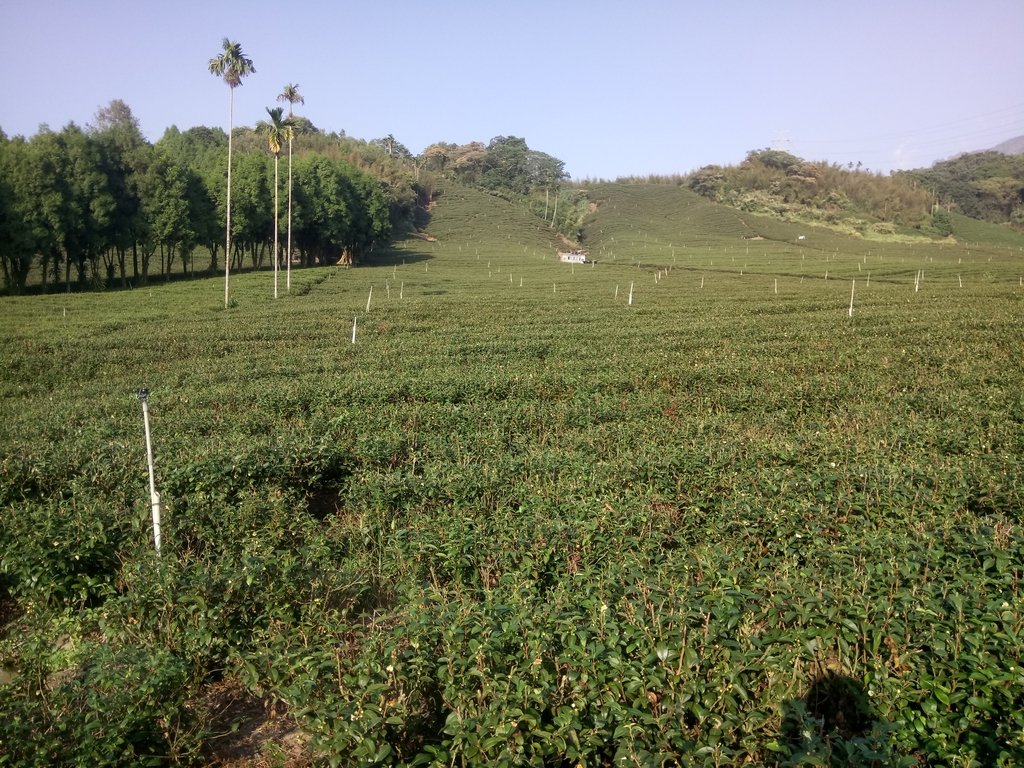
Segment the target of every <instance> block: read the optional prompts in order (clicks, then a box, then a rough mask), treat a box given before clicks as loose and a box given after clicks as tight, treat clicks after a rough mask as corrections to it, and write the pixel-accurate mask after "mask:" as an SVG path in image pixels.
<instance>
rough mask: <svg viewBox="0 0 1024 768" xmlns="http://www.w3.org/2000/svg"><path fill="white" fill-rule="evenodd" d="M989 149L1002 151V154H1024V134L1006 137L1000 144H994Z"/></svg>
mask: <svg viewBox="0 0 1024 768" xmlns="http://www.w3.org/2000/svg"><path fill="white" fill-rule="evenodd" d="M990 151H992V152H1002V153H1003V154H1004V155H1024V136H1017V137H1015V138H1012V139H1007V140H1006V141H1004V142H1003V143H1002V144H996V146H994V147H992V149H991V150H990Z"/></svg>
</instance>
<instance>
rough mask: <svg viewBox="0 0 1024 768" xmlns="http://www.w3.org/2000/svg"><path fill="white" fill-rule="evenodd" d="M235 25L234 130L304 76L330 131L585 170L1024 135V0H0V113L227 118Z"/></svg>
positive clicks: (37, 120) (891, 152)
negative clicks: (219, 69)
mask: <svg viewBox="0 0 1024 768" xmlns="http://www.w3.org/2000/svg"><path fill="white" fill-rule="evenodd" d="M224 37H229V38H231V39H232V40H237V41H238V42H239V43H241V45H242V48H243V50H244V52H245V53H246V54H247V55H248V56H250V57H251V58H252V59H253V62H254V64H255V66H256V73H255V74H254V75H252V76H251V77H249V78H248V79H247V80H246V81H245V82H244V84H243V85H242V86H241V87H240V88H238V89H236V91H235V122H236V124H242V125H254V124H255V123H256V122H257V121H258V120H260V119H262V118H263V117H264V116H265V112H264V108H265V107H267V106H275V105H276V101H275V97H276V95H277V94H278V93H280V91H281V88H282V87H283V86H284V84H285V83H289V82H294V83H298V84H299V86H300V91H301V92H302V94H303V95H304V96H305V98H306V105H305V107H299V108H298V109H297V111H298V112H300V113H302V114H305V115H306V116H307V117H308V118H309V119H310V120H312V121H313V123H314V124H315V125H316V126H318V127H319V128H322V129H325V130H328V131H342V130H343V131H345V132H346V133H347V134H349V135H350V136H355V137H358V138H363V139H373V138H378V137H381V136H385V135H387V134H389V133H390V134H394V136H395V137H396V138H397V139H398V140H399V141H401V142H402V143H404V144H405V145H406V146H407V147H408V148H409V149H410V150H411V151H412V152H414V153H419V152H420V151H422V150H423V148H424V147H426V146H427V145H429V144H431V143H433V142H435V141H452V142H457V143H460V144H461V143H465V142H469V141H474V140H479V141H483V142H487V141H489V140H490V139H491V138H492V137H494V136H498V135H515V136H522V137H524V138H525V139H526V140H527V142H528V144H529V145H530V146H531V147H532V148H534V149H538V150H541V151H544V152H547V153H549V154H551V155H554V156H555V157H558V158H560V159H562V160H564V161H565V163H566V170H567V171H568V172H569V173H570V174H571V175H572V176H573V177H574V178H598V177H599V178H614V177H616V176H620V175H628V174H647V173H682V172H686V171H690V170H693V169H695V168H698V167H700V166H702V165H706V164H709V163H722V164H729V163H737V162H739V161H741V160H742V159H743V157H744V155H745V154H746V152H747V151H748V150H750V149H757V148H763V147H768V146H777V147H779V148H784V149H786V150H788V151H790V152H793V153H794V154H797V155H800V156H802V157H805V158H807V159H813V160H821V159H824V160H829V161H834V162H840V163H844V164H845V163H847V162H853V163H856V162H857V161H861V162H862V163H863V164H864V166H865V167H867V168H870V169H872V170H877V171H883V172H887V171H889V170H891V169H893V168H908V167H919V166H927V165H930V164H931V163H932V162H934V161H935V160H939V159H943V158H946V157H949V156H951V155H953V154H956V153H958V152H963V151H970V150H977V149H986V148H988V147H991V146H993V145H995V144H998V143H999V142H1001V141H1003V140H1005V139H1008V138H1011V137H1014V136H1019V135H1021V134H1024V44H1022V41H1024V0H970V1H968V0H959V1H957V2H950V1H948V0H931V1H930V2H926V1H924V0H906V1H905V2H901V1H900V0H891V2H886V1H877V2H876V1H875V0H859V1H858V2H845V1H844V2H840V1H839V0H837V1H836V2H832V0H814V1H813V2H810V1H809V2H802V1H796V0H794V1H792V2H790V1H788V0H772V1H769V0H758V1H757V2H754V1H752V0H751V1H748V2H741V1H740V0H733V1H731V2H730V1H725V2H698V1H694V2H683V1H682V0H676V1H675V2H670V1H668V0H666V1H664V2H660V1H658V0H624V1H622V2H611V1H606V0H589V2H577V0H508V1H507V2H488V1H487V0H475V1H469V0H433V1H432V2H428V1H427V0H391V1H390V2H371V1H370V0H348V1H347V2H340V1H330V0H324V1H323V2H303V1H302V0H294V2H291V3H282V2H276V3H268V2H263V1H262V0H247V1H246V2H235V3H222V2H216V1H215V0H206V1H205V2H195V0H177V1H175V2H157V1H156V0H90V2H82V1H81V0H31V1H30V2H15V1H14V0H0V68H2V69H0V71H2V72H4V73H5V74H4V76H5V79H6V81H7V88H6V89H5V90H6V94H7V97H6V98H5V99H4V101H3V105H2V107H0V128H2V129H3V131H4V132H5V133H6V134H7V135H8V136H13V135H19V134H20V135H23V136H31V135H34V134H35V133H36V131H37V130H38V127H39V125H40V124H42V123H46V124H48V125H49V126H50V127H51V128H53V129H59V128H61V127H63V126H64V125H65V124H66V123H68V122H70V121H74V122H76V123H78V124H80V125H85V124H87V123H89V122H90V121H91V120H92V118H93V115H94V114H95V112H96V110H97V108H98V107H100V106H102V105H105V104H107V103H109V102H110V101H111V100H112V99H122V100H123V101H125V102H127V103H128V105H129V106H130V107H131V108H132V110H133V112H134V113H135V115H136V117H138V119H139V120H140V122H141V124H142V129H143V131H144V133H145V134H146V135H147V136H148V137H149V138H150V139H151V140H153V141H155V140H157V139H158V138H159V137H160V136H161V135H162V134H163V131H164V129H165V128H167V127H168V126H170V125H177V126H178V127H179V128H181V129H185V128H189V127H192V126H195V125H210V126H222V127H224V126H226V124H227V86H225V85H224V84H223V82H221V81H219V80H218V79H217V78H215V77H214V76H213V75H211V74H209V72H208V71H207V62H208V61H209V59H210V58H211V57H212V56H215V55H217V54H218V53H219V52H220V50H221V40H222V38H224Z"/></svg>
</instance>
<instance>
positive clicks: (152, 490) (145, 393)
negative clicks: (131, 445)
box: [139, 388, 160, 554]
mask: <svg viewBox="0 0 1024 768" xmlns="http://www.w3.org/2000/svg"><path fill="white" fill-rule="evenodd" d="M139 400H141V401H142V423H143V424H144V425H145V428H146V461H147V463H148V464H149V502H150V505H151V507H152V510H153V542H154V543H155V544H156V552H157V554H160V494H159V493H157V492H156V480H155V479H154V477H153V441H152V440H151V439H150V436H149V390H148V389H145V388H143V389H140V390H139Z"/></svg>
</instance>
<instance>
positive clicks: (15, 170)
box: [0, 101, 414, 293]
mask: <svg viewBox="0 0 1024 768" xmlns="http://www.w3.org/2000/svg"><path fill="white" fill-rule="evenodd" d="M233 133H234V134H235V138H236V141H237V143H238V150H239V151H238V156H237V157H236V158H235V159H234V162H233V182H232V185H233V191H232V192H233V200H232V219H231V230H230V232H231V239H230V250H231V252H230V254H227V255H226V254H225V249H226V248H227V245H226V241H225V238H224V234H225V228H224V226H225V225H224V222H225V218H226V212H227V211H226V207H227V173H226V168H227V145H228V136H227V134H226V133H225V131H223V130H222V129H219V128H206V127H196V128H191V129H189V130H186V131H179V130H178V129H177V128H176V127H173V126H172V127H171V128H168V129H167V131H166V132H165V133H164V135H163V137H162V138H161V139H160V140H159V141H157V142H156V143H155V144H150V143H149V142H147V141H146V140H145V138H144V137H143V136H142V133H141V131H140V129H139V124H138V122H137V120H136V119H135V118H134V116H133V115H132V114H131V110H130V109H129V108H128V106H127V105H126V104H124V103H123V102H120V101H114V102H111V104H110V105H109V106H107V107H105V108H103V109H101V110H99V112H97V114H96V118H95V122H94V123H93V124H91V125H89V126H87V127H85V128H80V127H79V126H77V125H75V124H73V123H72V124H69V125H67V126H66V127H64V128H63V129H62V130H60V131H52V130H49V129H47V128H45V127H44V128H42V129H41V130H40V131H39V132H38V133H37V134H36V135H35V136H33V137H31V138H29V139H25V138H22V137H15V138H8V137H7V136H6V135H4V134H3V133H2V132H0V269H2V271H3V281H4V287H5V288H6V289H7V290H8V291H9V292H15V293H16V292H20V291H23V290H24V289H25V287H26V284H27V282H28V280H29V277H30V275H31V276H34V277H35V279H36V281H37V282H39V283H41V284H42V287H43V289H44V290H46V289H48V288H54V287H57V286H60V287H62V288H64V289H65V290H71V289H72V288H73V287H75V288H79V289H81V288H97V287H103V286H109V285H117V284H120V285H128V284H129V283H130V282H134V283H142V282H145V281H147V280H148V279H151V277H152V276H153V275H154V273H155V274H157V275H161V276H165V277H166V276H169V275H170V274H171V272H172V271H173V270H180V271H181V272H186V273H195V272H200V271H202V272H212V271H216V270H217V269H218V268H219V267H218V265H219V263H221V262H222V261H223V263H224V264H225V266H229V267H230V268H232V269H241V268H243V266H244V265H245V264H246V263H248V264H249V265H250V266H251V267H253V268H256V269H259V268H262V267H264V266H266V265H268V264H269V263H270V261H271V260H272V258H273V232H274V226H275V221H277V217H275V215H274V206H273V197H274V193H273V188H274V184H273V179H274V172H273V166H274V162H273V161H274V158H273V156H272V154H271V152H270V150H269V149H268V148H267V147H266V146H265V142H264V141H263V140H262V137H261V135H260V134H259V133H258V132H257V130H256V129H252V128H242V129H238V130H236V131H234V132H233ZM324 138H325V139H326V141H327V142H328V143H329V141H330V140H329V138H328V137H324ZM345 154H346V153H345V152H344V150H343V148H342V147H340V146H336V151H334V152H331V153H329V154H320V153H315V152H309V151H307V152H303V153H301V154H300V155H298V156H297V157H296V160H295V165H294V169H293V176H294V199H293V211H292V227H291V229H292V241H293V249H294V252H293V254H290V255H291V256H293V257H294V260H295V263H296V264H301V265H304V266H309V265H313V264H327V263H334V262H336V261H338V260H342V261H349V262H354V261H357V260H358V259H359V257H360V256H361V255H362V254H363V253H365V252H366V250H367V249H369V248H370V247H371V246H372V245H373V244H374V243H375V242H378V241H381V240H383V239H384V238H386V237H387V236H388V235H389V233H390V232H391V227H392V220H391V213H392V211H391V207H392V203H394V202H397V200H396V196H395V195H394V190H392V189H389V186H388V184H387V183H386V182H385V181H384V180H382V179H380V178H377V177H375V176H374V175H372V174H371V173H368V172H367V171H366V170H364V169H362V168H359V167H358V166H356V165H354V164H352V163H351V162H348V161H346V159H345V158H344V155H345ZM407 197H408V195H407ZM413 197H414V195H413ZM398 207H399V208H400V207H401V205H400V204H399V206H398ZM282 250H284V249H282ZM282 255H283V257H284V258H289V254H282ZM197 261H198V262H199V263H197ZM289 263H291V262H290V261H289Z"/></svg>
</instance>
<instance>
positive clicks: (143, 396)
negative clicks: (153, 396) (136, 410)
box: [139, 387, 149, 403]
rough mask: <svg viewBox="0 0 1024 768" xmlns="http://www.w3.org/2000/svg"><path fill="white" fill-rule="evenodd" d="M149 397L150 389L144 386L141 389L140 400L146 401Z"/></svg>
mask: <svg viewBox="0 0 1024 768" xmlns="http://www.w3.org/2000/svg"><path fill="white" fill-rule="evenodd" d="M148 399H149V390H148V389H146V388H145V387H143V388H142V389H140V390H139V400H140V401H141V402H143V403H144V402H146V400H148Z"/></svg>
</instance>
